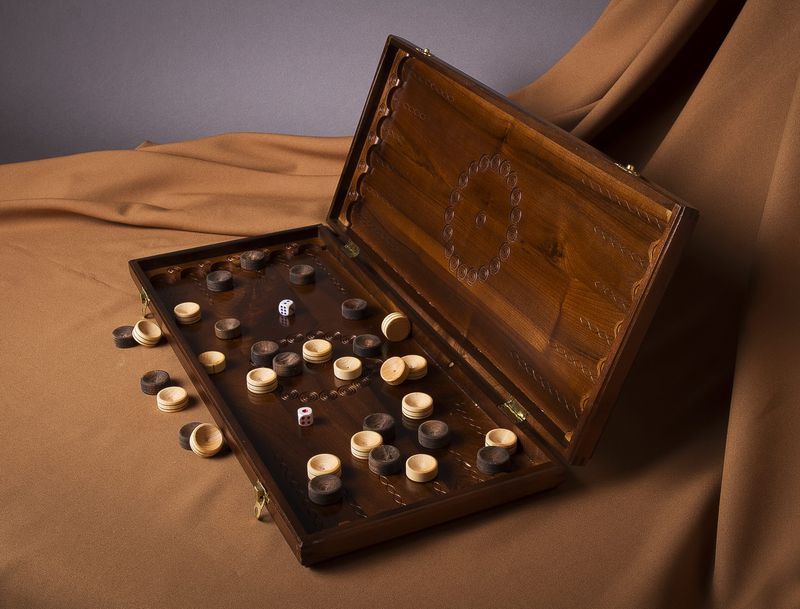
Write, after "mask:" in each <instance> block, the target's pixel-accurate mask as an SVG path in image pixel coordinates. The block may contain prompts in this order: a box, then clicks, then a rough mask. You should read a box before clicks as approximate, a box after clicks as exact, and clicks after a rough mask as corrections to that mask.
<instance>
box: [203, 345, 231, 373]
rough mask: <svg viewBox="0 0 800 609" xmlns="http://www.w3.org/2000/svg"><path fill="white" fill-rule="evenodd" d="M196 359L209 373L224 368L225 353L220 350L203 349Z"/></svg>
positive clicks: (220, 370) (217, 371)
mask: <svg viewBox="0 0 800 609" xmlns="http://www.w3.org/2000/svg"><path fill="white" fill-rule="evenodd" d="M197 359H198V361H199V362H200V363H201V364H202V366H203V368H205V371H206V372H208V373H209V374H217V373H219V372H222V371H223V370H225V354H224V353H222V352H221V351H203V352H202V353H201V354H200V355H198V356H197Z"/></svg>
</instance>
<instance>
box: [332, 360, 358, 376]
mask: <svg viewBox="0 0 800 609" xmlns="http://www.w3.org/2000/svg"><path fill="white" fill-rule="evenodd" d="M361 370H362V366H361V360H360V359H358V358H357V357H352V356H349V355H348V356H345V357H340V358H339V359H337V360H336V361H335V362H333V376H335V377H336V378H337V379H339V380H342V381H352V380H353V379H357V378H358V377H359V376H361Z"/></svg>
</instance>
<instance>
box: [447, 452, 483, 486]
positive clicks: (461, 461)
mask: <svg viewBox="0 0 800 609" xmlns="http://www.w3.org/2000/svg"><path fill="white" fill-rule="evenodd" d="M447 452H448V453H450V454H451V455H453V458H454V459H455V460H456V461H457V462H458V464H459V465H460V466H461V467H462V468H463V469H464V470H465V471H466V472H467V473H468V474H469V475H470V477H471V478H472V479H473V480H475V481H476V482H486V480H484V479H483V478H482V477H481V476H479V475H478V474H477V473H476V472H475V468H474V467H472V463H470V462H469V461H467V460H466V459H464V457H462V456H461V455H460V454H459V453H457V452H456V451H454V450H453V449H452V448H450V449H448V450H447Z"/></svg>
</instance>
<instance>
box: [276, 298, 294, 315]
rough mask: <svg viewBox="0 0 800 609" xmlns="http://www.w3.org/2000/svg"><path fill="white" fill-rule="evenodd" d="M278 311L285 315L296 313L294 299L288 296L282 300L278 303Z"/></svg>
mask: <svg viewBox="0 0 800 609" xmlns="http://www.w3.org/2000/svg"><path fill="white" fill-rule="evenodd" d="M278 313H280V314H281V315H282V316H283V317H290V316H292V315H294V301H293V300H289V299H288V298H286V299H284V300H281V301H280V302H279V303H278Z"/></svg>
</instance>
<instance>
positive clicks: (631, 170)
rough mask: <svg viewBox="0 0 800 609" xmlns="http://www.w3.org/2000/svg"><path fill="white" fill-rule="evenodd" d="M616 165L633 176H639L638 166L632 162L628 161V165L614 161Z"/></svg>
mask: <svg viewBox="0 0 800 609" xmlns="http://www.w3.org/2000/svg"><path fill="white" fill-rule="evenodd" d="M614 165H616V166H617V167H619V168H620V169H622V171H625V172H626V173H629V174H631V175H632V176H636V177H637V178H638V177H639V172H638V171H636V167H634V166H633V165H631V164H630V163H628V164H627V165H623V164H621V163H614Z"/></svg>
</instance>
